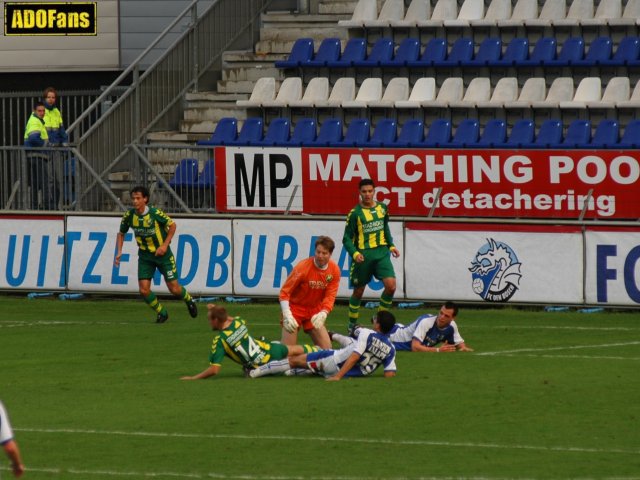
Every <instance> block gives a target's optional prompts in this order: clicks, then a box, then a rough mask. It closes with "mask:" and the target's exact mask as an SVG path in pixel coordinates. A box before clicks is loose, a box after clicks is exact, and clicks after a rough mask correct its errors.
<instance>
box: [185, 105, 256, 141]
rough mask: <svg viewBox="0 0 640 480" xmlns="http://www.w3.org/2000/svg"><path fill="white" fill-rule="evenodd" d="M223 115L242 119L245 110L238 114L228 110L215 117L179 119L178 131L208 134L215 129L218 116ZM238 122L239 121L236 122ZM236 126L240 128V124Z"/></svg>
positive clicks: (245, 114)
mask: <svg viewBox="0 0 640 480" xmlns="http://www.w3.org/2000/svg"><path fill="white" fill-rule="evenodd" d="M223 117H235V118H237V119H238V120H244V119H245V118H247V111H246V110H244V111H242V112H241V113H239V114H238V115H233V114H231V113H230V112H228V113H227V114H226V115H222V116H220V117H219V118H216V119H207V120H180V125H179V128H180V132H182V133H188V134H198V133H203V134H207V135H208V136H210V135H211V133H213V131H214V130H215V129H216V126H217V125H218V120H220V118H223ZM240 123H241V122H240V121H239V122H238V124H240ZM238 128H240V125H238Z"/></svg>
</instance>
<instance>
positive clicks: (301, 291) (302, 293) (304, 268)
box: [280, 257, 340, 312]
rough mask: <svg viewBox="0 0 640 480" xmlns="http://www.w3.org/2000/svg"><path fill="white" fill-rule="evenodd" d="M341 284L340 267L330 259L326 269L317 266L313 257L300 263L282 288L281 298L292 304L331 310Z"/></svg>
mask: <svg viewBox="0 0 640 480" xmlns="http://www.w3.org/2000/svg"><path fill="white" fill-rule="evenodd" d="M339 285H340V268H339V267H338V265H337V264H336V262H334V261H333V260H329V263H328V264H327V268H325V269H324V270H321V269H319V268H318V267H316V265H315V263H314V261H313V257H309V258H307V259H305V260H302V261H301V262H300V263H298V264H297V265H296V266H295V267H293V270H292V271H291V273H290V274H289V276H288V277H287V280H286V281H285V282H284V285H283V286H282V288H281V289H280V300H288V301H289V303H290V304H292V305H299V306H302V307H307V308H309V307H316V306H318V307H319V308H318V311H320V310H326V311H327V312H330V311H331V310H332V309H333V304H334V302H335V301H336V295H337V294H338V287H339Z"/></svg>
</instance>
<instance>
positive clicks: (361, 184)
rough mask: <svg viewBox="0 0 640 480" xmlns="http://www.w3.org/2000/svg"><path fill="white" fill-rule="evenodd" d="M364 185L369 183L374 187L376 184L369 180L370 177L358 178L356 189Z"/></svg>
mask: <svg viewBox="0 0 640 480" xmlns="http://www.w3.org/2000/svg"><path fill="white" fill-rule="evenodd" d="M365 185H371V186H372V187H373V188H375V187H376V184H375V183H374V181H373V180H371V179H370V178H363V179H362V180H360V183H358V190H360V189H361V188H362V187H364V186H365Z"/></svg>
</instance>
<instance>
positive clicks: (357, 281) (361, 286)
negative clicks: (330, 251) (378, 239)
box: [347, 251, 374, 332]
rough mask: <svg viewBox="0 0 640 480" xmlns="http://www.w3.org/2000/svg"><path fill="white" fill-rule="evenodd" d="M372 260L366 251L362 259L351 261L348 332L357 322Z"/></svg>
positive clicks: (371, 271)
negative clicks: (357, 261) (351, 287)
mask: <svg viewBox="0 0 640 480" xmlns="http://www.w3.org/2000/svg"><path fill="white" fill-rule="evenodd" d="M372 260H373V259H372V258H371V257H370V256H369V251H367V255H365V257H364V260H363V261H362V262H360V263H356V262H355V261H354V262H352V263H351V268H350V269H349V282H350V283H351V285H353V291H352V292H351V297H350V298H349V325H348V326H347V329H348V331H350V332H351V331H353V329H354V328H355V326H356V324H357V323H358V319H359V318H360V304H361V303H362V296H363V295H364V290H365V288H367V284H368V283H369V282H370V281H371V277H372V276H373V267H374V263H373V262H372Z"/></svg>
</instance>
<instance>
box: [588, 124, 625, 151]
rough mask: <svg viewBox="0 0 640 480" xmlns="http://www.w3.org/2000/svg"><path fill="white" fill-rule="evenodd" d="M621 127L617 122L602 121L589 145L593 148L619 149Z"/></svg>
mask: <svg viewBox="0 0 640 480" xmlns="http://www.w3.org/2000/svg"><path fill="white" fill-rule="evenodd" d="M619 140H620V125H619V124H618V121H617V120H611V119H605V120H601V121H600V123H599V124H598V126H597V127H596V131H595V132H594V133H593V138H592V139H591V143H590V144H589V146H590V147H592V148H618V142H619Z"/></svg>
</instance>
